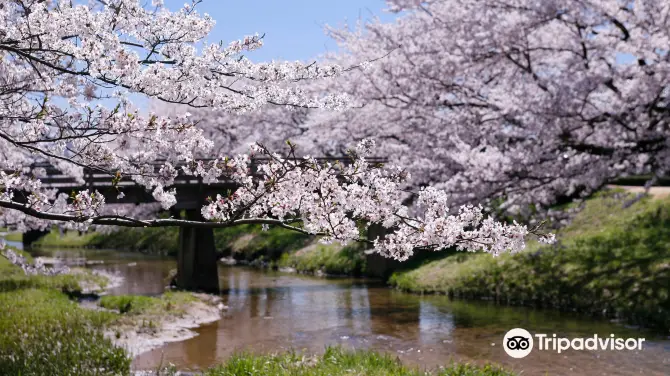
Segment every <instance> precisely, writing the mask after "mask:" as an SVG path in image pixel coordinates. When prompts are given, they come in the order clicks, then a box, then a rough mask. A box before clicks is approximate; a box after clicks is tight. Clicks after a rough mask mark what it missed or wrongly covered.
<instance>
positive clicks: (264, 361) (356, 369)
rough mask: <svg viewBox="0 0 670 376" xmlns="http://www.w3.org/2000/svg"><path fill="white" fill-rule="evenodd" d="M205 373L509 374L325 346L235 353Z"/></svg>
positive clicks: (314, 375)
mask: <svg viewBox="0 0 670 376" xmlns="http://www.w3.org/2000/svg"><path fill="white" fill-rule="evenodd" d="M205 375H207V376H233V375H236V376H237V375H249V376H255V375H258V376H261V375H263V376H265V375H273V376H289V375H290V376H325V375H329V376H344V375H350V376H363V375H365V376H382V375H384V376H419V375H434V376H508V375H513V373H510V372H508V371H505V370H503V369H501V368H498V367H496V366H492V365H487V366H483V367H480V366H474V365H468V364H454V365H451V366H448V367H445V368H444V369H442V370H437V371H435V372H426V371H422V370H419V369H416V368H410V367H407V366H403V365H402V364H401V363H400V362H399V361H397V360H396V359H394V358H392V357H391V356H390V355H386V354H380V353H376V352H373V351H346V350H343V349H341V348H338V347H329V348H327V349H326V351H325V353H324V354H323V355H321V356H312V357H308V356H304V355H302V354H299V353H286V354H280V355H267V356H254V355H237V356H234V357H232V358H231V359H230V360H229V361H227V362H226V363H225V364H223V365H221V366H218V367H215V368H212V369H210V370H208V371H206V372H205Z"/></svg>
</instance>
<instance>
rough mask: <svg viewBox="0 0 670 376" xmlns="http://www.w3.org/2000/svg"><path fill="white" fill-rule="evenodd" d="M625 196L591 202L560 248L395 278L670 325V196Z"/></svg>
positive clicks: (460, 293) (422, 288)
mask: <svg viewBox="0 0 670 376" xmlns="http://www.w3.org/2000/svg"><path fill="white" fill-rule="evenodd" d="M620 196H621V194H614V195H611V194H601V195H599V196H597V197H596V198H594V199H591V200H589V201H588V202H587V203H586V206H585V208H584V210H583V211H582V212H581V213H580V214H579V215H578V216H577V217H576V218H575V219H574V221H573V222H572V223H571V224H570V225H569V226H567V227H566V228H564V229H563V230H561V231H559V233H558V238H559V240H560V242H559V244H557V245H556V246H545V247H539V246H536V245H534V246H531V247H529V248H530V249H529V250H527V251H525V252H522V253H520V254H517V255H503V256H500V257H498V258H493V257H491V256H489V255H486V254H455V255H452V256H449V257H446V258H444V259H442V260H438V261H433V262H430V263H427V264H425V265H422V266H420V267H419V268H417V269H413V270H410V271H404V272H399V273H396V274H394V275H393V276H392V277H391V280H390V283H391V284H392V285H394V286H396V287H398V288H400V289H403V290H408V291H414V292H441V293H447V294H450V295H453V296H456V297H465V298H483V297H492V298H494V299H496V300H498V301H500V302H504V303H510V304H519V305H541V306H549V307H555V308H559V309H570V310H573V309H575V310H578V311H582V312H585V313H590V314H594V315H602V314H604V315H605V316H607V317H617V318H621V319H624V320H626V321H628V322H631V323H636V324H641V325H644V326H648V327H659V328H670V299H669V296H668V291H669V289H670V200H669V199H663V200H652V199H649V198H645V199H643V200H641V201H640V202H638V203H636V204H634V205H633V206H631V207H629V208H627V209H623V208H622V199H621V197H620Z"/></svg>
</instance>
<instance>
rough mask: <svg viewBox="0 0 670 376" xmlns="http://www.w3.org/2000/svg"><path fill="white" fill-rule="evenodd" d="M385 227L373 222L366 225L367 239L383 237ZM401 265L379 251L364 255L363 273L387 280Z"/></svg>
mask: <svg viewBox="0 0 670 376" xmlns="http://www.w3.org/2000/svg"><path fill="white" fill-rule="evenodd" d="M386 231H387V230H386V228H385V227H384V226H382V225H381V224H377V223H373V224H371V225H370V226H369V227H368V236H367V238H368V240H374V239H376V238H380V239H383V238H384V235H386ZM400 266H401V262H400V261H398V260H395V259H392V258H388V257H384V256H382V255H380V254H379V253H371V254H368V255H365V275H367V276H369V277H375V278H381V279H383V280H387V279H388V278H389V277H390V276H391V274H392V273H393V272H394V271H395V270H397V269H398V268H399V267H400Z"/></svg>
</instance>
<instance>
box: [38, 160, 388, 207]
mask: <svg viewBox="0 0 670 376" xmlns="http://www.w3.org/2000/svg"><path fill="white" fill-rule="evenodd" d="M316 159H317V161H319V162H321V163H325V162H331V163H335V161H340V163H342V164H345V165H348V164H350V163H351V160H350V159H349V158H348V157H342V158H334V157H326V158H316ZM297 160H301V159H300V158H297ZM367 160H368V162H370V163H371V164H377V163H385V162H386V161H387V160H386V159H385V158H378V157H375V158H367ZM200 161H212V159H201V160H200ZM268 161H269V159H267V158H252V160H251V163H250V168H251V171H252V174H254V175H256V176H260V174H259V173H258V167H259V166H260V165H261V164H264V163H267V162H268ZM163 164H164V161H156V162H155V163H154V165H155V167H154V171H155V172H158V170H159V169H160V167H161V166H162V165H163ZM182 166H184V164H178V165H176V166H175V167H176V168H177V169H178V171H179V173H178V175H177V177H176V178H175V181H174V184H172V185H171V186H169V187H167V188H168V189H172V188H175V189H176V191H177V205H176V206H175V209H196V208H199V207H200V206H202V203H203V202H204V199H205V198H206V197H208V196H216V194H220V193H225V191H227V190H234V189H236V188H237V185H236V184H235V183H234V182H233V181H232V180H230V179H229V178H227V177H225V176H221V177H220V178H219V180H217V181H216V182H213V183H204V182H203V180H202V178H199V177H194V176H190V175H186V174H184V172H183V171H182V170H181V169H180V167H182ZM32 167H33V168H43V169H45V170H46V174H47V176H46V177H45V178H42V179H41V181H42V185H43V186H44V187H46V188H51V189H57V190H58V191H59V192H64V193H68V194H69V193H71V192H72V191H80V190H84V189H90V190H97V191H99V192H100V193H102V194H103V195H104V196H105V202H107V203H110V204H129V203H133V204H139V203H150V202H155V201H156V200H155V199H154V198H153V196H152V195H151V192H148V191H147V190H146V189H145V188H144V187H143V186H140V185H138V184H137V183H135V182H133V181H130V180H121V181H119V182H118V183H117V184H116V185H114V184H113V183H112V177H111V176H110V175H109V174H105V173H100V172H99V171H95V170H93V169H85V170H84V179H83V180H84V181H83V183H82V182H80V181H77V180H76V179H74V178H73V177H71V176H68V175H65V174H63V173H62V172H61V171H59V170H58V169H56V168H55V167H54V166H52V165H50V164H47V163H43V164H35V165H33V166H32ZM120 191H121V192H123V194H124V197H123V198H118V193H119V192H120Z"/></svg>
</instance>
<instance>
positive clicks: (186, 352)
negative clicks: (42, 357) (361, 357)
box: [68, 251, 670, 375]
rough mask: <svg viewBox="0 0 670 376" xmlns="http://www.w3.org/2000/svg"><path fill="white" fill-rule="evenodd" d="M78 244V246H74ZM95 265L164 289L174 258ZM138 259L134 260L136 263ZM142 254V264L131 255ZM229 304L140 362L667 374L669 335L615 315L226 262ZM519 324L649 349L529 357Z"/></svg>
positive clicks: (142, 286)
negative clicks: (351, 360)
mask: <svg viewBox="0 0 670 376" xmlns="http://www.w3.org/2000/svg"><path fill="white" fill-rule="evenodd" d="M68 252H70V251H68ZM86 252H87V254H88V255H89V257H100V258H102V259H105V260H106V263H105V264H102V265H94V266H92V267H94V268H102V269H106V270H108V271H116V272H119V273H122V274H124V275H125V276H126V282H125V283H124V285H123V286H121V287H119V289H117V290H116V291H114V293H134V294H137V293H144V294H155V293H158V292H160V291H161V290H162V286H164V284H165V282H164V279H165V277H166V276H167V273H168V272H169V270H170V269H171V268H174V262H172V261H170V260H161V259H150V260H149V259H146V258H144V259H142V258H140V259H139V260H138V259H137V256H134V257H135V259H134V260H133V259H132V256H128V255H125V254H124V255H119V254H104V253H100V254H96V256H90V254H89V253H88V252H90V251H86ZM131 260H132V261H131ZM132 262H136V264H135V265H134V266H129V265H128V264H129V263H132ZM219 272H220V276H221V286H222V288H223V294H222V297H223V299H224V303H225V304H226V305H228V306H229V307H230V309H229V310H228V311H227V312H226V313H225V314H224V317H223V318H222V319H221V320H220V321H218V322H216V323H213V324H210V325H206V326H204V327H201V328H199V329H197V332H198V333H199V336H197V337H195V338H192V339H190V340H186V341H183V342H175V343H170V344H167V345H166V346H164V347H162V348H160V349H156V350H154V351H151V352H148V353H145V354H142V355H140V356H139V357H137V358H136V359H135V361H134V363H133V366H134V367H135V368H137V369H148V368H154V367H156V366H157V365H158V364H159V363H161V361H162V362H163V363H166V362H171V363H174V364H175V365H177V366H178V367H179V368H180V369H184V370H188V369H191V370H194V369H203V368H206V367H208V366H211V365H213V364H216V363H219V362H222V361H224V360H225V359H226V358H227V357H229V356H230V355H231V354H233V353H236V352H242V351H244V352H255V353H272V352H278V351H283V350H289V349H295V350H306V351H309V352H320V351H322V350H323V348H324V347H325V346H327V345H337V344H339V345H343V346H346V347H355V348H374V349H377V350H381V351H388V352H391V353H393V354H394V355H397V356H398V357H400V358H401V359H402V360H404V361H406V362H409V363H412V364H415V365H417V366H420V367H426V368H433V367H435V366H438V365H444V364H448V363H449V362H450V361H451V360H460V361H469V362H476V363H485V362H497V363H501V364H503V365H505V366H507V367H508V368H510V369H514V370H517V371H519V372H522V373H523V374H525V375H539V374H549V375H567V374H570V375H631V374H643V375H668V374H670V342H669V341H667V340H666V339H665V338H660V339H659V338H658V337H656V338H654V336H653V333H644V332H640V331H637V330H634V329H630V328H625V327H623V326H619V325H614V324H612V323H609V322H606V321H598V320H590V319H585V318H580V317H579V316H577V315H571V314H565V313H557V312H552V311H543V310H533V309H526V308H513V307H500V306H496V305H494V304H491V303H487V302H475V303H472V302H459V301H450V300H449V299H447V298H446V297H443V296H417V295H411V294H404V293H400V292H397V291H393V290H390V289H388V288H386V287H384V286H381V285H379V284H375V283H370V282H366V281H361V280H348V279H338V280H328V279H319V278H309V277H304V276H299V275H288V274H280V273H261V272H258V271H256V270H252V269H245V268H235V267H221V268H220V270H219ZM514 327H522V328H525V329H528V330H529V331H531V332H538V333H542V332H545V333H549V334H551V333H557V334H558V335H560V336H566V337H579V336H592V335H593V334H594V333H597V334H599V335H601V336H607V335H609V334H610V333H614V334H616V335H617V336H625V337H646V338H647V342H645V348H644V349H643V351H639V352H635V351H599V352H589V351H568V352H565V353H563V354H560V355H559V354H556V353H554V352H547V351H533V352H532V353H531V354H530V355H529V356H528V357H526V358H524V359H518V360H517V359H512V358H509V357H508V356H507V355H506V354H505V353H504V351H503V349H502V342H501V341H502V338H503V335H504V333H505V332H506V331H507V330H509V329H511V328H514Z"/></svg>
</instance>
